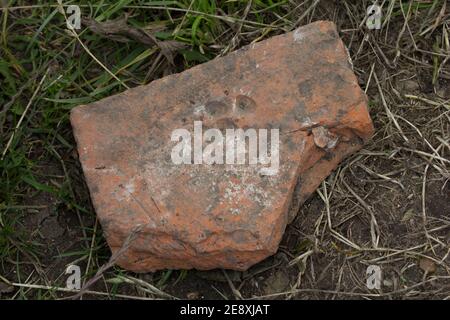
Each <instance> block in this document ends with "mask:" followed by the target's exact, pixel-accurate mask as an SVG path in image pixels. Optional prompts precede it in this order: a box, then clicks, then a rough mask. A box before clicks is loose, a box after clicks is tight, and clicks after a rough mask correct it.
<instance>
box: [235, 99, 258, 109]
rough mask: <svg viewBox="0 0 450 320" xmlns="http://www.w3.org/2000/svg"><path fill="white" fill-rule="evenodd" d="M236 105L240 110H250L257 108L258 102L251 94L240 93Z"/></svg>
mask: <svg viewBox="0 0 450 320" xmlns="http://www.w3.org/2000/svg"><path fill="white" fill-rule="evenodd" d="M236 107H237V109H238V110H239V111H244V112H250V111H253V110H255V109H256V102H255V100H253V99H252V98H250V97H249V96H245V95H238V96H237V97H236Z"/></svg>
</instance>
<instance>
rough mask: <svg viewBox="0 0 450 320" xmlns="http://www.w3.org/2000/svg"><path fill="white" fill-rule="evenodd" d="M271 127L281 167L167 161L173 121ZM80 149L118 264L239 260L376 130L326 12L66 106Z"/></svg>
mask: <svg viewBox="0 0 450 320" xmlns="http://www.w3.org/2000/svg"><path fill="white" fill-rule="evenodd" d="M195 120H202V121H203V126H204V127H209V128H220V129H226V128H233V127H237V128H244V129H245V128H279V129H280V169H279V172H278V174H277V175H272V176H266V175H261V174H260V169H261V167H260V166H259V165H258V166H248V165H247V166H245V165H235V166H232V165H213V166H210V165H175V164H173V163H172V161H171V157H170V155H171V151H172V148H173V146H174V145H175V143H174V142H171V141H170V137H171V133H172V131H173V130H174V129H177V128H186V129H188V130H189V131H191V132H192V131H193V123H194V121H195ZM71 122H72V126H73V128H74V134H75V138H76V140H77V144H78V151H79V157H80V161H81V163H82V166H83V171H84V174H85V176H86V179H87V183H88V186H89V189H90V192H91V197H92V200H93V203H94V206H95V209H96V212H97V215H98V217H99V219H100V222H101V224H102V227H103V230H104V232H105V235H106V238H107V241H108V244H109V245H110V247H111V249H112V251H113V252H115V251H117V250H118V249H120V248H121V247H122V245H123V243H124V241H125V239H126V238H127V237H128V236H129V235H130V233H132V232H133V230H135V228H136V227H137V226H139V227H140V229H139V232H138V233H137V234H136V235H135V236H136V239H135V240H134V241H132V242H131V243H130V244H129V246H128V248H127V250H126V251H125V252H124V254H123V255H121V257H120V258H119V260H118V264H119V265H120V266H122V267H124V268H126V269H130V270H133V271H137V272H146V271H154V270H158V269H164V268H173V269H179V268H197V269H213V268H228V269H236V270H245V269H247V268H248V267H250V266H251V265H253V264H255V263H257V262H259V261H261V260H262V259H264V258H266V257H268V256H269V255H271V254H273V253H274V252H275V251H276V250H277V247H278V244H279V242H280V240H281V237H282V235H283V232H284V229H285V227H286V224H287V223H288V221H289V220H290V219H292V217H293V216H294V214H295V213H296V211H297V209H298V207H299V206H300V205H301V203H303V201H304V200H305V199H306V198H307V197H308V196H309V195H310V194H311V193H312V192H314V190H315V189H316V188H317V186H318V185H319V184H320V182H321V181H322V180H323V179H324V178H325V177H326V176H327V175H328V174H329V173H330V172H331V171H332V170H333V169H334V168H335V167H336V166H337V165H338V163H339V162H340V161H341V160H342V159H343V158H344V157H346V156H347V155H349V154H350V153H352V152H354V151H356V150H358V149H359V148H361V146H362V144H363V143H364V141H366V140H367V139H368V138H370V136H371V135H372V133H373V126H372V123H371V120H370V117H369V114H368V111H367V101H366V96H365V95H364V93H363V92H362V91H361V89H360V88H359V86H358V84H357V80H356V77H355V75H354V74H353V71H352V69H351V64H350V62H349V58H348V55H347V51H346V49H345V47H344V45H343V43H342V41H341V40H340V39H339V36H338V34H337V32H336V28H335V26H334V24H333V23H331V22H316V23H312V24H310V25H308V26H305V27H301V28H299V29H297V30H296V31H294V32H291V33H287V34H284V35H280V36H276V37H273V38H270V39H268V40H266V41H263V42H260V43H256V44H252V45H250V46H247V47H244V48H242V49H241V50H238V51H236V52H234V53H231V54H229V55H228V56H226V57H223V58H217V59H215V60H213V61H211V62H208V63H205V64H202V65H200V66H197V67H194V68H192V69H190V70H187V71H185V72H183V73H180V74H176V75H171V76H168V77H165V78H163V79H160V80H157V81H154V82H152V83H151V84H149V85H146V86H142V87H138V88H134V89H131V90H128V91H125V92H123V93H121V94H119V95H116V96H112V97H109V98H106V99H103V100H101V101H99V102H96V103H93V104H91V105H88V106H79V107H77V108H75V109H74V110H73V112H72V114H71Z"/></svg>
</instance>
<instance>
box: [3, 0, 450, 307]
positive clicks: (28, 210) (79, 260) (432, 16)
mask: <svg viewBox="0 0 450 320" xmlns="http://www.w3.org/2000/svg"><path fill="white" fill-rule="evenodd" d="M294 2H295V1H293V2H292V3H289V4H286V6H292V8H295V7H296V5H297V3H296V2H295V4H293V3H294ZM306 2H308V1H306ZM412 2H413V3H416V4H417V3H419V4H420V5H423V4H431V5H433V7H432V6H431V5H429V6H428V5H427V6H424V9H421V8H422V7H420V8H419V7H418V8H415V7H414V6H413V5H411V6H408V5H406V6H403V7H402V8H403V11H402V10H401V8H400V9H399V8H398V7H397V6H395V3H396V1H391V2H389V1H385V5H384V6H383V8H385V9H386V10H388V9H389V8H390V3H394V4H393V5H392V7H393V8H394V9H395V10H392V12H391V13H390V16H388V17H389V20H388V22H386V25H387V26H386V25H385V26H383V29H382V30H375V31H368V30H367V29H366V28H365V25H364V24H363V23H361V22H362V21H363V19H364V8H365V5H366V4H368V2H366V1H361V2H360V3H356V2H352V1H343V2H342V3H341V4H338V1H320V2H319V4H316V5H314V10H312V11H310V12H309V13H308V12H307V13H306V15H305V16H304V18H302V19H301V20H298V19H299V17H301V15H302V13H304V12H306V9H307V8H306V7H302V8H303V9H302V10H301V11H299V12H298V13H297V15H296V16H294V18H290V19H292V21H293V22H295V23H293V24H292V26H291V27H292V28H293V27H295V26H296V25H297V23H298V25H303V24H306V23H308V22H311V21H316V20H323V19H329V20H333V21H335V22H336V24H337V26H338V29H339V31H340V35H341V37H342V39H343V40H344V42H345V44H346V45H347V47H348V48H349V51H350V54H351V57H352V60H353V64H354V71H355V73H356V75H357V77H358V79H359V82H360V85H361V87H362V88H363V90H365V91H366V92H367V95H368V97H369V101H370V114H371V117H372V119H373V121H374V125H375V129H376V133H375V135H374V137H373V139H372V140H371V141H370V142H369V143H368V144H367V145H366V146H365V147H364V148H363V150H361V151H360V152H358V153H356V154H354V155H353V156H351V157H350V158H348V159H346V160H345V161H344V162H343V163H342V164H341V165H340V166H339V168H337V169H336V170H335V171H334V172H333V173H332V174H331V176H329V177H328V178H327V179H326V180H325V181H324V182H323V183H322V185H321V187H320V188H319V189H318V190H317V192H316V193H315V194H314V195H313V196H312V197H311V198H310V199H309V200H308V201H307V202H306V203H305V204H304V205H303V206H302V207H301V208H300V211H299V213H298V215H297V217H296V219H295V220H294V222H293V223H292V224H290V225H289V226H288V227H287V230H286V233H285V235H284V238H283V241H282V243H281V245H280V248H279V250H278V252H277V253H276V254H275V255H274V256H272V257H270V258H268V259H266V260H264V261H262V262H261V263H259V264H257V265H255V266H254V267H252V268H250V269H249V270H248V271H246V272H234V271H225V270H213V271H195V270H187V271H186V270H185V271H180V270H173V271H161V272H155V273H148V274H134V273H131V272H127V271H125V270H122V269H120V268H118V267H115V266H113V267H111V268H109V269H108V270H106V271H104V272H103V270H102V269H101V267H102V266H104V265H105V264H106V263H107V262H108V259H109V258H110V251H109V248H108V246H107V245H106V242H105V240H104V238H103V235H102V232H101V226H100V225H99V224H98V222H97V220H96V218H95V212H94V209H93V208H92V205H91V203H90V199H89V192H88V190H87V186H86V184H85V182H84V179H83V174H82V170H81V167H80V164H79V161H78V158H77V153H76V151H75V150H76V149H75V142H74V140H73V136H72V131H71V127H70V124H69V122H68V121H67V118H65V119H64V121H62V122H61V123H55V124H54V126H55V127H56V126H57V127H58V132H59V135H60V136H62V137H64V139H65V140H66V141H67V142H68V143H67V145H66V144H65V143H62V142H55V143H54V144H53V145H54V146H55V152H56V153H57V154H58V156H56V157H49V156H48V155H49V154H50V153H52V152H53V151H52V150H49V148H48V147H45V144H41V143H36V145H35V146H33V147H32V148H30V149H29V150H28V151H29V152H28V153H27V154H26V157H27V158H28V159H30V161H33V163H34V166H33V170H34V172H35V177H37V178H36V181H34V182H33V184H34V185H35V186H36V185H37V186H40V187H39V188H38V189H36V188H35V187H30V184H28V186H27V187H23V188H20V192H21V195H22V197H21V200H20V201H19V202H16V203H14V204H13V203H9V202H8V200H6V199H7V197H6V196H5V197H2V198H3V199H2V201H1V202H0V209H1V210H2V212H3V213H2V215H1V216H0V221H1V222H2V224H1V227H2V229H3V230H2V232H3V233H2V234H3V235H4V236H3V237H1V236H0V247H2V251H1V252H2V253H1V256H0V257H1V262H0V296H1V298H7V299H9V298H14V299H21V298H25V297H26V298H39V299H54V298H62V297H66V298H67V297H71V296H73V295H74V292H65V291H64V288H65V287H66V279H67V275H66V274H65V269H66V267H67V266H68V265H70V264H77V265H79V266H80V267H81V270H82V273H83V283H84V284H86V283H89V279H92V278H95V277H96V274H97V280H98V281H96V282H95V283H93V284H92V285H89V287H88V288H87V290H88V291H89V292H86V293H85V294H84V295H83V299H106V298H118V299H122V298H134V299H153V298H171V297H176V298H182V299H242V298H244V299H252V298H267V299H448V298H450V232H449V230H450V181H449V179H450V171H449V168H450V166H449V164H450V156H449V155H450V66H449V63H448V61H449V59H450V58H449V57H450V44H449V32H450V14H449V7H450V6H449V5H448V3H447V6H445V4H444V3H445V1H412ZM308 3H310V6H312V5H313V4H314V3H315V2H314V1H310V2H308ZM343 3H345V5H344V4H343ZM434 3H436V4H435V5H434ZM243 8H244V9H245V6H243ZM124 10H125V9H124ZM287 10H288V9H287ZM360 10H362V12H361V11H360ZM388 12H389V11H388ZM395 12H397V14H394V13H395ZM398 12H400V13H398ZM402 12H403V13H402ZM238 13H240V14H242V15H244V11H243V10H242V11H238ZM238 13H236V14H238ZM218 14H220V15H222V14H225V13H218ZM14 15H16V18H17V16H18V15H19V13H18V12H15V13H14V14H13V17H14ZM247 19H251V15H248V16H247ZM245 28H246V27H245V26H244V27H243V29H242V30H241V31H242V33H243V35H242V37H241V41H240V42H239V44H238V45H237V46H236V47H239V46H241V45H244V44H246V43H249V42H251V41H253V40H254V39H256V38H258V37H259V36H262V33H258V32H253V33H252V32H250V31H248V30H246V29H245ZM280 32H281V30H277V31H275V32H271V33H270V32H269V33H268V35H265V34H263V38H264V37H268V36H269V35H273V34H277V33H280ZM108 41H110V40H108ZM55 45H57V44H55ZM232 49H235V48H232ZM78 50H80V51H81V52H82V51H83V50H82V48H81V49H80V48H78ZM104 59H106V58H105V57H102V60H103V61H105V60H104ZM177 59H178V58H177ZM177 59H176V60H175V61H176V62H177V61H178V60H177ZM113 63H114V62H113V61H108V65H112V64H113ZM177 68H178V69H183V68H185V66H182V65H178V66H177ZM172 71H173V70H172ZM177 71H179V70H177ZM162 75H163V74H160V75H157V74H155V76H154V77H159V76H162ZM38 78H40V76H38ZM28 98H29V97H28ZM65 112H68V110H66V111H65ZM37 118H38V119H40V120H36V121H38V123H39V121H43V120H42V117H37ZM8 121H9V120H7V121H6V122H5V128H6V127H7V126H8V125H9V126H10V127H13V126H14V123H13V121H12V120H11V121H9V122H8ZM4 131H5V132H8V130H4ZM9 132H11V131H9ZM24 139H27V143H30V141H33V139H34V138H33V134H31V135H27V136H26V137H24ZM69 146H71V147H69ZM2 150H3V148H2ZM5 168H6V167H3V169H2V170H6V169H5ZM6 175H7V173H4V174H3V175H2V177H3V178H2V179H6V178H5V177H6ZM4 181H6V180H4ZM2 183H4V182H2ZM36 183H37V184H36ZM43 185H45V186H48V188H52V189H56V190H59V191H57V192H47V191H46V190H43V187H42V186H43ZM61 186H65V187H64V188H59V187H61ZM18 190H19V189H18ZM17 192H19V191H17ZM64 199H71V201H65V200H64ZM370 265H376V266H379V267H380V268H381V271H382V283H381V288H380V289H369V288H368V287H367V277H368V276H367V274H366V270H367V268H368V266H370ZM86 270H87V271H86ZM99 270H100V271H99Z"/></svg>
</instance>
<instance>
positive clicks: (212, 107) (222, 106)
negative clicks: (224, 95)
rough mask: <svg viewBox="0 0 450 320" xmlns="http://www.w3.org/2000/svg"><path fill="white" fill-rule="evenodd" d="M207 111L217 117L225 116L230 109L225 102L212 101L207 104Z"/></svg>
mask: <svg viewBox="0 0 450 320" xmlns="http://www.w3.org/2000/svg"><path fill="white" fill-rule="evenodd" d="M205 109H206V112H208V113H209V114H210V115H213V116H217V115H222V114H225V113H226V112H227V111H228V109H229V105H228V104H226V103H225V102H224V101H218V100H212V101H208V102H207V103H206V105H205Z"/></svg>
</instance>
